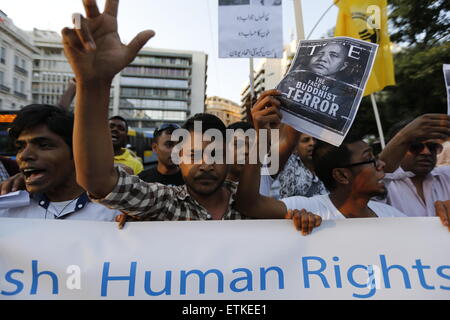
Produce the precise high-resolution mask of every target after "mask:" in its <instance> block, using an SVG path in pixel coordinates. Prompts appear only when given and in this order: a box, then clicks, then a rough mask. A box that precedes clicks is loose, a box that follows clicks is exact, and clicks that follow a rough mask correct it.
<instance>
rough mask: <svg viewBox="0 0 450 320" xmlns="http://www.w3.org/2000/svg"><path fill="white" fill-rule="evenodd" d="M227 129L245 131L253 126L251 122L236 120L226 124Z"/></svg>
mask: <svg viewBox="0 0 450 320" xmlns="http://www.w3.org/2000/svg"><path fill="white" fill-rule="evenodd" d="M227 129H232V130H236V129H242V130H244V132H245V131H247V130H249V129H253V126H252V124H251V123H249V122H247V121H238V122H234V123H232V124H230V125H228V127H227Z"/></svg>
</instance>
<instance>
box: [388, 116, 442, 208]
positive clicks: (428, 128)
mask: <svg viewBox="0 0 450 320" xmlns="http://www.w3.org/2000/svg"><path fill="white" fill-rule="evenodd" d="M390 131H391V132H390V134H389V136H390V137H392V138H391V140H390V141H389V143H388V145H387V146H386V148H385V149H384V150H383V152H382V153H381V154H380V158H381V159H383V160H385V161H386V162H387V163H389V166H387V167H386V172H387V174H386V178H385V181H386V186H387V190H388V195H387V203H389V204H390V205H392V206H394V207H396V208H397V209H399V210H401V211H402V212H404V213H405V214H406V215H408V216H416V217H417V216H436V215H438V211H442V210H447V214H448V215H450V201H449V200H450V167H449V166H441V167H436V157H437V155H438V154H439V153H440V152H441V151H442V145H441V144H440V142H439V139H446V138H447V137H448V136H449V135H450V116H448V115H445V114H425V115H422V116H420V117H418V118H416V119H414V120H413V121H411V120H410V119H409V120H405V121H402V122H400V123H398V124H396V125H395V126H394V127H393V128H391V130H390Z"/></svg>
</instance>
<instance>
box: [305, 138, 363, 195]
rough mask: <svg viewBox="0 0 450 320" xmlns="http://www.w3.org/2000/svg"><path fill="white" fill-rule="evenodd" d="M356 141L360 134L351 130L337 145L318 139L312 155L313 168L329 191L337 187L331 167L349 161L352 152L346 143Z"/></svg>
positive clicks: (342, 164) (360, 139)
mask: <svg viewBox="0 0 450 320" xmlns="http://www.w3.org/2000/svg"><path fill="white" fill-rule="evenodd" d="M357 141H362V136H361V135H360V134H358V133H353V132H349V133H348V134H347V137H346V138H345V139H344V141H343V142H342V144H341V145H340V146H339V147H336V146H333V145H331V144H328V143H326V142H323V141H320V140H318V142H317V144H316V146H315V148H314V151H313V155H312V158H313V165H314V170H315V172H316V174H317V177H318V178H319V179H320V180H321V181H322V182H323V184H324V186H325V187H326V188H327V189H328V190H329V191H332V190H334V189H336V187H337V184H336V181H335V180H334V178H333V169H334V168H340V167H342V166H345V165H348V164H349V163H350V159H351V157H352V153H351V152H350V150H349V149H348V147H347V145H348V144H351V143H354V142H357Z"/></svg>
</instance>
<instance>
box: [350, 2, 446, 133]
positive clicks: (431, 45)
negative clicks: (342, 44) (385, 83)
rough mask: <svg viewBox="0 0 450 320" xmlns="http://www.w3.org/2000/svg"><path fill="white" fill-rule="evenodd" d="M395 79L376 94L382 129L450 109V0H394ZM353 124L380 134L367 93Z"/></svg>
mask: <svg viewBox="0 0 450 320" xmlns="http://www.w3.org/2000/svg"><path fill="white" fill-rule="evenodd" d="M388 11H389V21H390V24H391V28H390V29H391V33H390V37H391V41H392V42H394V43H396V44H397V45H398V46H400V48H401V49H400V50H399V51H398V52H397V53H396V54H394V68H395V79H396V83H397V84H396V85H395V86H391V87H387V88H385V89H384V90H383V91H381V92H379V93H377V94H376V97H377V104H378V107H379V111H380V117H381V122H382V125H383V131H384V133H385V135H386V133H387V132H388V131H389V128H390V127H391V126H392V125H393V124H394V123H396V122H398V121H401V120H403V119H405V118H407V117H409V118H413V117H417V116H418V115H420V114H424V113H447V100H446V91H445V82H444V76H443V72H442V64H444V63H450V60H449V58H450V42H448V41H449V40H450V1H446V0H435V1H432V0H390V1H389V10H388ZM353 129H354V130H357V131H360V132H361V133H365V134H374V135H376V136H378V131H377V128H376V123H375V117H374V115H373V110H372V105H371V102H370V98H369V97H365V98H363V100H362V102H361V105H360V108H359V111H358V116H357V118H356V120H355V122H354V125H353Z"/></svg>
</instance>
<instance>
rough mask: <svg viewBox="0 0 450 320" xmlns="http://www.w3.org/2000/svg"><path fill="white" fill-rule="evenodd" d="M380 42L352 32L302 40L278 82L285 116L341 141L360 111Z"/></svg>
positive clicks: (308, 129) (296, 124)
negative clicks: (346, 35) (344, 34)
mask: <svg viewBox="0 0 450 320" xmlns="http://www.w3.org/2000/svg"><path fill="white" fill-rule="evenodd" d="M377 47H378V45H376V44H373V43H370V42H366V41H362V40H356V39H353V38H348V37H336V38H332V39H323V40H306V41H301V42H300V44H299V47H298V49H297V54H296V56H295V58H294V60H293V62H292V64H291V67H290V69H289V71H288V73H287V74H286V76H285V77H284V78H283V79H282V80H281V82H280V83H279V85H278V86H277V89H278V90H280V91H281V93H282V96H281V98H280V99H281V101H282V105H281V111H282V115H283V120H282V121H283V122H285V123H287V124H289V125H291V126H292V127H294V128H296V129H297V130H299V131H301V132H304V133H307V134H309V135H311V136H313V137H316V138H318V139H320V140H323V141H326V142H328V143H331V144H333V145H336V146H339V145H340V144H341V143H342V141H343V140H344V138H345V136H346V134H347V132H348V130H349V129H350V127H351V125H352V123H353V121H354V119H355V117H356V113H357V111H358V107H359V104H360V102H361V98H362V94H363V92H364V87H365V85H366V83H367V79H368V78H369V75H370V71H371V69H372V66H373V62H374V58H375V55H376V51H377Z"/></svg>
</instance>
